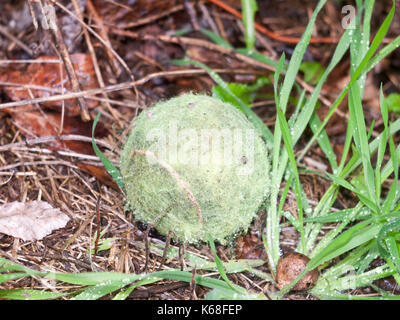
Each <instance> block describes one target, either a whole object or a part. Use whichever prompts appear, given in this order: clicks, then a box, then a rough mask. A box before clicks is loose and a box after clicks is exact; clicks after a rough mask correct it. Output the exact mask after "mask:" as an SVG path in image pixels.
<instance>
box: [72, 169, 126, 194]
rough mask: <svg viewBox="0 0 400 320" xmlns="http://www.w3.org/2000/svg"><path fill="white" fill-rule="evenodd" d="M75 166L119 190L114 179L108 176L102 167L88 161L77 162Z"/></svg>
mask: <svg viewBox="0 0 400 320" xmlns="http://www.w3.org/2000/svg"><path fill="white" fill-rule="evenodd" d="M77 166H78V167H79V169H81V170H82V171H84V172H86V173H88V174H90V175H92V176H94V177H96V178H97V179H98V180H99V181H101V182H103V183H104V184H106V185H108V186H110V187H112V188H114V189H115V190H120V188H119V187H118V185H117V184H116V183H115V181H114V179H113V178H112V177H111V176H110V174H109V173H108V172H107V170H106V169H105V168H104V167H99V166H95V165H92V164H89V163H84V162H78V163H77Z"/></svg>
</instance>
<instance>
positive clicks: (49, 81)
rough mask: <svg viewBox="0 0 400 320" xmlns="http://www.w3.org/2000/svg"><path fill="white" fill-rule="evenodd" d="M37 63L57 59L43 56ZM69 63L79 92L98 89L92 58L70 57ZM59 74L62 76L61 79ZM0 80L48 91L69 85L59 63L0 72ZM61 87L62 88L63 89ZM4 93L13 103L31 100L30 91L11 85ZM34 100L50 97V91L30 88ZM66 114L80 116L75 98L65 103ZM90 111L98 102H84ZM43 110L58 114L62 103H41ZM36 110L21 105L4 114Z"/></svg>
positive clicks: (34, 65) (7, 110)
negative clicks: (73, 70) (54, 111)
mask: <svg viewBox="0 0 400 320" xmlns="http://www.w3.org/2000/svg"><path fill="white" fill-rule="evenodd" d="M38 60H58V57H50V56H42V57H40V58H39V59H38ZM71 61H72V64H73V66H74V69H75V72H76V76H77V78H78V81H79V84H80V85H81V88H82V90H89V89H94V88H97V87H98V84H97V81H96V77H95V73H94V67H93V62H92V59H91V58H90V56H89V55H86V54H81V53H79V54H73V55H71ZM60 71H62V77H61V76H60V74H61V72H60ZM0 80H1V81H5V82H11V83H17V84H20V85H36V86H42V87H48V88H50V89H57V90H62V88H63V87H64V89H65V90H67V91H70V90H71V83H70V81H69V79H68V76H67V72H66V70H65V68H64V65H63V67H62V68H60V65H59V64H58V63H45V62H41V63H32V64H29V65H28V67H27V68H26V70H13V69H12V67H10V69H9V70H4V71H2V72H1V73H0ZM62 84H63V86H62ZM4 92H5V94H6V95H7V96H8V97H9V98H10V99H11V100H13V101H21V100H29V99H31V96H30V93H29V90H27V88H24V87H21V86H18V87H16V86H10V87H5V88H4ZM31 92H32V94H33V96H34V97H35V98H45V97H48V96H50V95H51V93H50V92H49V91H45V90H36V89H31ZM64 102H65V110H66V113H67V114H68V115H70V116H77V115H79V114H80V109H79V106H78V104H77V102H76V99H68V100H64ZM86 103H87V106H88V108H89V109H92V108H95V107H96V106H97V105H98V104H99V102H98V101H95V100H89V99H88V100H87V101H86ZM42 105H43V106H45V107H46V108H49V109H54V110H57V111H60V110H61V108H62V101H49V102H45V103H43V104H42ZM32 109H33V110H36V108H34V107H33V106H29V105H28V106H21V107H17V108H9V109H3V111H6V112H11V113H13V112H20V111H22V110H24V111H28V110H32Z"/></svg>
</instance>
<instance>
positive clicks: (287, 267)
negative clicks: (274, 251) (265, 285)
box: [276, 252, 319, 291]
mask: <svg viewBox="0 0 400 320" xmlns="http://www.w3.org/2000/svg"><path fill="white" fill-rule="evenodd" d="M309 261H310V258H308V257H307V256H305V255H304V254H302V253H298V252H289V253H287V254H285V255H283V256H282V257H281V258H280V259H279V261H278V265H277V267H276V282H277V283H276V285H277V287H278V288H279V289H282V288H283V287H285V286H287V285H288V284H289V283H291V282H292V281H293V280H294V279H296V278H297V277H298V276H299V275H300V273H302V272H303V271H304V269H305V268H306V265H307V263H308V262H309ZM318 277H319V272H318V270H317V269H314V270H311V271H309V272H307V273H306V275H305V276H304V277H303V278H302V279H300V281H299V282H297V283H296V285H295V286H294V287H293V288H292V290H294V291H301V290H309V289H311V288H312V287H314V285H315V283H316V282H317V281H318Z"/></svg>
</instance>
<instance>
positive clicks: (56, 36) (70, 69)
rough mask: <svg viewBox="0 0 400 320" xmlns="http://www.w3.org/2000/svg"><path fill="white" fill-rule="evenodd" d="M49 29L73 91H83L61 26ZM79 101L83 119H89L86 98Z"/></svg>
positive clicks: (80, 98) (78, 99) (79, 98)
mask: <svg viewBox="0 0 400 320" xmlns="http://www.w3.org/2000/svg"><path fill="white" fill-rule="evenodd" d="M47 1H48V0H47ZM49 5H50V3H49ZM53 18H54V19H57V17H56V16H55V15H54V17H53ZM56 24H57V21H56V22H55V24H54V25H56ZM49 30H50V34H51V36H52V38H53V41H54V43H55V45H56V48H57V50H58V51H59V53H60V56H61V58H62V60H63V62H64V66H65V70H66V71H67V75H68V78H69V80H70V81H71V87H72V91H75V92H78V91H81V87H80V84H79V81H78V78H77V76H76V73H75V69H74V66H73V64H72V61H71V57H70V55H69V52H68V48H67V46H66V45H65V42H64V38H63V35H62V33H61V31H60V29H59V28H50V29H49ZM77 102H78V105H79V108H80V109H81V118H82V120H83V121H89V120H90V114H89V110H88V108H87V106H86V101H85V99H84V98H82V97H77Z"/></svg>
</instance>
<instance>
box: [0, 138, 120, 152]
mask: <svg viewBox="0 0 400 320" xmlns="http://www.w3.org/2000/svg"><path fill="white" fill-rule="evenodd" d="M55 140H60V141H64V140H73V141H83V142H92V138H91V137H86V136H81V135H76V134H66V135H62V136H46V137H40V138H33V139H28V140H25V141H22V142H14V143H9V144H6V145H3V146H0V152H2V151H3V152H4V151H7V150H13V149H15V148H18V147H25V146H28V147H29V146H33V145H35V144H41V143H47V142H52V141H55ZM95 142H96V144H98V145H99V146H102V147H105V148H108V149H110V150H112V149H113V148H114V147H113V146H111V145H109V144H108V143H106V142H104V141H102V140H98V139H95ZM59 152H60V151H58V153H59Z"/></svg>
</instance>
